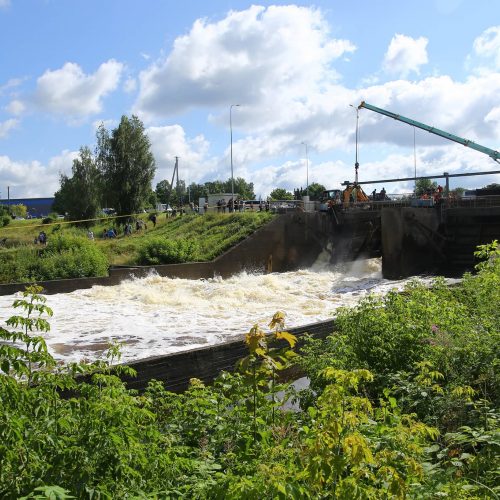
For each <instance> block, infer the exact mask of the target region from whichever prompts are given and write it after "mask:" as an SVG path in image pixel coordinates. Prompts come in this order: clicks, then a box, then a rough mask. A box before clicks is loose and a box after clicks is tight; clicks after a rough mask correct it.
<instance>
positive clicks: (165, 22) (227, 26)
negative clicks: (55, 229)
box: [0, 0, 500, 197]
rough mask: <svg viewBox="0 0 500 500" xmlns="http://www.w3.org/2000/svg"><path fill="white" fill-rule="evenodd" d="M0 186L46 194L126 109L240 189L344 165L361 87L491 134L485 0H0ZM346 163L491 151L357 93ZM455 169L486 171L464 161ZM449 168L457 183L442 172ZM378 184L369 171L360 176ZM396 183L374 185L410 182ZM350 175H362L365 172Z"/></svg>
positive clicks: (496, 59)
mask: <svg viewBox="0 0 500 500" xmlns="http://www.w3.org/2000/svg"><path fill="white" fill-rule="evenodd" d="M0 47H1V48H0V197H4V196H5V195H6V191H7V186H10V188H11V196H12V197H24V196H50V195H52V194H53V193H54V191H55V190H56V189H57V188H58V185H59V175H60V173H70V172H71V165H72V160H73V159H74V158H75V156H76V154H77V152H78V149H79V148H80V147H81V146H83V145H89V146H92V145H93V144H94V140H95V130H96V127H97V125H98V124H99V123H101V122H104V123H105V124H106V126H107V127H108V128H112V127H114V126H116V125H117V123H118V121H119V119H120V117H121V115H123V114H127V115H130V114H132V113H135V114H137V115H138V116H139V117H140V118H141V119H142V120H143V121H144V123H145V126H146V128H147V132H148V135H149V137H150V140H151V143H152V150H153V153H154V155H155V159H156V163H157V175H156V178H155V181H154V183H156V182H159V181H160V180H162V179H165V178H168V179H170V177H171V173H172V169H173V164H174V157H175V156H180V169H181V170H180V173H181V177H182V178H184V179H186V180H187V181H188V182H192V181H195V182H204V181H207V180H215V179H224V180H225V179H227V178H228V177H229V176H230V160H229V107H230V105H231V104H240V107H238V108H233V112H232V118H233V120H232V121H233V159H234V171H235V175H236V176H243V177H245V178H246V179H247V180H248V181H252V182H254V184H255V187H256V192H257V194H258V195H261V196H266V195H267V194H268V193H269V191H270V190H271V189H273V188H274V187H284V188H287V189H290V190H291V189H293V188H294V187H299V186H303V187H305V184H306V159H305V146H304V145H303V144H302V143H303V142H306V143H307V144H308V160H309V162H308V166H309V182H320V183H322V184H324V185H326V186H327V187H328V188H337V187H339V186H340V183H341V182H342V181H344V180H347V179H352V178H353V175H354V168H353V164H354V159H355V148H354V132H355V123H356V114H355V111H354V109H352V108H350V107H349V104H354V105H357V104H359V102H360V101H361V100H366V101H367V102H370V103H372V104H374V105H377V106H379V107H382V108H386V109H389V110H391V111H394V112H397V113H400V114H402V115H405V116H408V117H411V118H414V119H416V120H419V121H422V122H424V123H427V124H429V125H433V126H436V127H438V128H441V129H444V130H447V131H449V132H452V133H455V134H457V135H459V136H462V137H466V138H468V139H472V140H474V141H476V142H478V143H480V144H483V145H485V146H488V147H491V148H493V149H497V150H498V149H499V147H500V2H496V1H491V0H476V1H474V2H472V1H465V0H422V1H419V2H401V1H398V2H396V1H389V0H387V1H383V0H381V1H377V2H376V1H369V0H365V1H362V0H359V1H351V2H340V1H317V2H315V3H314V4H312V3H307V2H298V3H295V4H291V3H288V2H258V3H255V4H252V3H249V2H245V1H217V0H213V1H210V2H207V1H201V0H200V1H189V0H186V1H185V2H174V1H165V0H164V1H161V0H142V1H138V0H136V1H132V0H99V1H97V0H72V1H67V0H0ZM359 116H360V121H359V124H360V128H359V132H360V141H359V160H360V165H361V166H360V171H359V172H360V180H363V179H365V180H367V179H374V178H382V179H384V178H394V177H406V176H409V175H412V173H413V169H414V164H415V162H416V165H417V172H418V173H421V174H422V175H424V174H427V175H431V174H439V173H442V172H444V171H448V172H450V173H454V172H455V173H459V172H467V171H470V172H472V171H479V170H498V169H500V168H499V166H498V165H497V164H495V163H494V162H493V161H492V160H491V159H489V158H488V157H487V156H485V155H482V154H481V153H478V152H476V151H472V150H469V149H467V148H464V147H463V146H460V145H456V144H453V143H451V142H448V141H445V140H444V139H439V138H436V137H434V136H431V135H430V134H428V133H426V132H423V131H419V130H417V131H416V133H415V146H416V147H415V148H414V146H413V128H412V127H409V126H408V125H405V124H402V123H398V122H395V121H394V120H390V119H388V118H384V117H381V116H379V115H376V114H374V113H372V112H370V111H367V110H361V111H360V114H359ZM465 179H466V180H464V178H462V179H461V181H460V183H459V184H461V185H465V186H466V187H478V186H482V185H484V184H486V183H488V182H500V176H498V175H495V176H488V177H469V178H465ZM455 185H457V184H455ZM377 187H379V186H377ZM411 187H412V185H411V183H399V184H392V185H390V186H386V189H387V191H388V192H405V191H410V190H411ZM366 189H367V190H371V187H370V186H368V187H367V188H366Z"/></svg>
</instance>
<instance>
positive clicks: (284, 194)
mask: <svg viewBox="0 0 500 500" xmlns="http://www.w3.org/2000/svg"><path fill="white" fill-rule="evenodd" d="M269 196H270V197H271V198H272V199H273V200H293V194H292V193H290V191H287V190H286V189H284V188H276V189H273V190H272V191H271V194H270V195H269Z"/></svg>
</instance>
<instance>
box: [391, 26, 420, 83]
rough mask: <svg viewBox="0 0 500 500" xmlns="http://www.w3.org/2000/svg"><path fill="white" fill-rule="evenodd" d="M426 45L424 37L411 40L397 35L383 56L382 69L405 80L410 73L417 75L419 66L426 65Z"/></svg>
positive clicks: (408, 37)
mask: <svg viewBox="0 0 500 500" xmlns="http://www.w3.org/2000/svg"><path fill="white" fill-rule="evenodd" d="M427 43H428V40H427V38H425V37H420V38H417V39H415V38H412V37H410V36H406V35H401V34H399V33H397V34H396V35H394V36H393V37H392V40H391V43H390V44H389V47H388V49H387V52H386V53H385V56H384V62H383V67H384V70H385V71H386V72H387V73H390V74H395V75H399V76H401V77H402V78H406V77H407V76H408V75H409V74H410V73H411V72H415V73H416V74H419V71H420V66H422V65H423V64H427V62H428V59H427Z"/></svg>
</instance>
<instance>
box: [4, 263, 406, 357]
mask: <svg viewBox="0 0 500 500" xmlns="http://www.w3.org/2000/svg"><path fill="white" fill-rule="evenodd" d="M406 281H407V280H405V281H388V280H384V279H382V277H381V262H380V260H379V259H370V260H362V261H357V262H355V263H351V264H349V265H346V264H344V265H343V266H336V267H329V266H328V264H327V259H326V256H324V255H323V256H320V258H319V259H318V261H317V262H316V263H315V265H314V266H312V267H311V268H310V269H305V270H299V271H294V272H288V273H281V274H277V273H276V274H274V273H273V274H251V273H245V272H243V273H241V274H238V275H236V276H233V277H231V278H228V279H222V278H213V279H200V280H186V279H169V278H162V277H159V276H157V275H154V274H152V275H151V276H149V277H146V278H141V279H130V280H128V281H124V282H122V283H121V284H119V285H116V286H107V287H104V286H94V287H93V288H92V289H88V290H78V291H75V292H72V293H65V294H56V295H49V296H48V297H47V305H48V306H49V307H51V308H52V309H53V311H54V316H53V317H52V318H50V323H51V331H50V332H49V333H48V334H47V335H46V337H45V338H46V340H47V343H48V345H49V349H50V350H51V352H52V353H53V355H54V356H55V357H56V358H57V359H61V360H66V361H69V360H71V361H78V360H81V359H83V358H85V359H88V360H93V359H96V358H98V357H100V356H102V354H103V352H104V351H105V350H106V348H107V345H108V343H109V342H110V341H120V342H124V346H123V349H122V352H123V358H122V359H123V360H125V361H126V360H132V359H139V358H144V357H148V356H154V355H160V354H166V353H171V352H176V351H180V350H183V349H189V348H193V347H200V346H204V345H208V344H215V343H217V342H221V341H224V340H228V339H230V338H236V337H241V335H242V334H243V333H245V332H246V331H248V329H249V328H250V327H251V326H253V325H254V324H255V323H259V324H260V325H261V326H262V327H263V328H266V325H267V324H268V323H269V321H270V319H271V317H272V315H273V314H274V313H275V312H276V311H278V310H281V311H285V313H286V326H287V327H292V326H299V325H305V324H309V323H314V322H316V321H321V320H326V319H331V318H332V317H333V316H334V315H335V310H336V309H337V308H338V307H340V306H345V305H351V304H354V303H356V302H358V301H359V299H360V298H361V297H363V296H366V295H367V294H368V293H385V292H387V291H388V290H390V289H391V288H394V287H397V288H400V287H402V286H403V285H404V283H405V282H406ZM13 300H14V296H12V295H11V296H4V297H0V318H2V319H3V320H5V319H6V318H8V317H9V316H11V315H12V314H13V309H12V302H13Z"/></svg>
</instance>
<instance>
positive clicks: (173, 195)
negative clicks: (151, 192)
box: [155, 177, 255, 205]
mask: <svg viewBox="0 0 500 500" xmlns="http://www.w3.org/2000/svg"><path fill="white" fill-rule="evenodd" d="M155 192H156V197H157V199H158V201H159V202H160V203H170V204H171V205H179V204H180V198H182V200H183V202H187V201H188V199H190V200H191V201H193V202H194V203H198V200H199V198H204V197H205V196H207V195H208V194H211V193H230V192H231V178H229V179H228V180H227V181H209V182H205V183H204V184H197V183H195V182H192V183H191V184H189V185H188V186H186V183H185V181H183V180H181V179H179V186H177V185H175V183H174V186H173V189H172V186H170V182H169V181H168V180H166V179H164V180H162V181H160V182H159V183H158V184H157V185H156V191H155ZM234 194H235V197H236V196H238V197H239V198H243V199H245V200H253V199H254V198H255V192H254V186H253V182H247V181H246V180H245V179H243V178H242V177H236V178H235V179H234Z"/></svg>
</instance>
